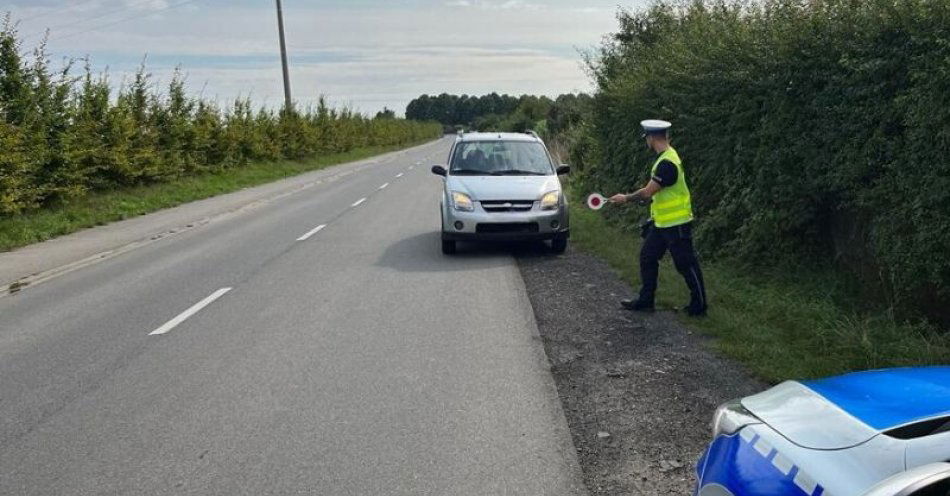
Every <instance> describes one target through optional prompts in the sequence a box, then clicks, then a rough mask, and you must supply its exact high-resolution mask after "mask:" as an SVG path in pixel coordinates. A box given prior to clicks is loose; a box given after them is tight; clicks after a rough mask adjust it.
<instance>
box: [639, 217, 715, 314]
mask: <svg viewBox="0 0 950 496" xmlns="http://www.w3.org/2000/svg"><path fill="white" fill-rule="evenodd" d="M667 251H669V252H670V255H671V256H672V257H673V265H675V266H676V270H677V272H679V273H680V275H682V276H683V279H684V280H685V281H686V286H688V287H689V293H690V308H691V309H693V310H705V309H706V284H705V283H704V282H703V271H702V269H700V267H699V260H698V259H697V258H696V251H695V250H694V249H693V228H692V223H686V224H682V225H679V226H675V227H665V228H661V227H656V226H653V225H651V226H650V227H649V228H647V230H646V232H645V236H644V241H643V245H642V246H641V247H640V281H641V282H642V284H643V287H642V288H641V289H640V297H639V300H640V301H641V302H645V303H653V301H654V299H655V298H656V285H657V278H658V277H659V272H660V259H662V258H663V255H665V254H666V252H667Z"/></svg>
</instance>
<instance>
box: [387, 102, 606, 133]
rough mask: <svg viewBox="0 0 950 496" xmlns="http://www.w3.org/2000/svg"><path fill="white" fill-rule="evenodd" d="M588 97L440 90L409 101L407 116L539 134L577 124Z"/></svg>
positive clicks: (479, 127) (586, 105)
mask: <svg viewBox="0 0 950 496" xmlns="http://www.w3.org/2000/svg"><path fill="white" fill-rule="evenodd" d="M590 101H591V97H590V96H589V95H586V94H583V93H579V94H572V93H568V94H563V95H560V96H558V97H557V98H555V99H551V98H548V97H546V96H535V95H522V96H519V97H515V96H511V95H499V94H498V93H490V94H487V95H482V96H470V95H450V94H448V93H443V94H441V95H438V96H429V95H422V96H420V97H418V98H416V99H414V100H412V101H411V102H409V105H408V106H407V107H406V118H407V119H415V120H420V121H436V122H439V123H441V124H443V125H445V126H450V127H451V126H461V127H463V128H466V129H474V130H481V131H515V132H523V131H526V130H528V129H531V130H534V131H537V132H539V133H542V134H556V133H559V132H561V131H564V130H567V129H569V128H571V127H573V126H574V125H575V124H577V123H578V122H579V121H580V119H581V116H582V115H583V114H584V112H585V111H586V109H587V108H588V107H589V103H590Z"/></svg>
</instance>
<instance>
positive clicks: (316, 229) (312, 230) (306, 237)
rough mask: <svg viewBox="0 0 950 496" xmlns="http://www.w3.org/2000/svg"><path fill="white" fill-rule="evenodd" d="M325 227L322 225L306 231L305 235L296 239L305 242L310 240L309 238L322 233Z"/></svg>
mask: <svg viewBox="0 0 950 496" xmlns="http://www.w3.org/2000/svg"><path fill="white" fill-rule="evenodd" d="M325 227H327V225H326V224H322V225H319V226H317V227H314V228H313V229H311V230H309V231H307V234H304V235H303V236H301V237H299V238H297V241H306V240H308V239H310V236H313V235H314V234H317V233H318V232H320V231H322V230H323V229H324V228H325Z"/></svg>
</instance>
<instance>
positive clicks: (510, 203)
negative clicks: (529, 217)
mask: <svg viewBox="0 0 950 496" xmlns="http://www.w3.org/2000/svg"><path fill="white" fill-rule="evenodd" d="M533 207H534V202H533V201H524V200H491V201H483V202H482V209H484V210H485V211H486V212H489V213H495V212H527V211H528V210H531V209H532V208H533Z"/></svg>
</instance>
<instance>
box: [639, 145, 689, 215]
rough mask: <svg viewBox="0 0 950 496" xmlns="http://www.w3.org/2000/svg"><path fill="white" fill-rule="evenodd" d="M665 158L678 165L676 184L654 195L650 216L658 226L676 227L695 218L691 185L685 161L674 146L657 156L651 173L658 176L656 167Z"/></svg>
mask: <svg viewBox="0 0 950 496" xmlns="http://www.w3.org/2000/svg"><path fill="white" fill-rule="evenodd" d="M664 160H669V161H670V162H672V163H673V165H675V166H676V170H677V172H678V175H677V179H676V183H675V184H673V185H672V186H666V187H664V188H663V189H661V190H660V191H659V193H657V194H656V195H654V196H653V203H652V204H651V205H650V216H652V217H653V222H654V224H656V227H674V226H678V225H681V224H685V223H687V222H690V221H692V220H693V203H692V200H691V199H690V196H689V187H688V186H686V174H685V173H684V172H683V161H682V160H680V156H679V154H678V153H676V150H674V149H673V147H672V146H671V147H669V148H667V149H666V151H664V152H663V153H661V154H660V156H659V157H657V159H656V162H655V163H654V164H653V170H652V172H651V174H652V175H653V176H656V169H657V168H658V167H659V166H660V163H662V162H663V161H664Z"/></svg>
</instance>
